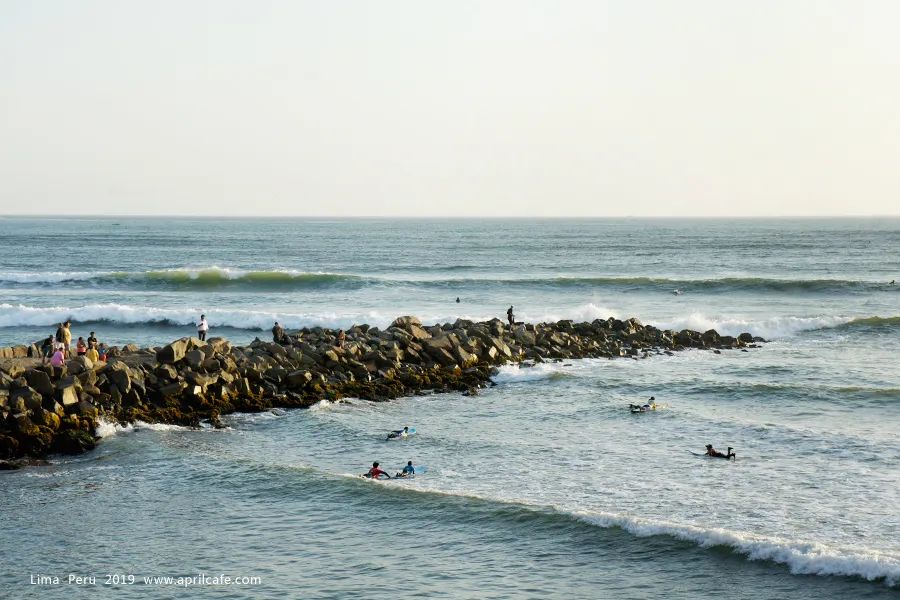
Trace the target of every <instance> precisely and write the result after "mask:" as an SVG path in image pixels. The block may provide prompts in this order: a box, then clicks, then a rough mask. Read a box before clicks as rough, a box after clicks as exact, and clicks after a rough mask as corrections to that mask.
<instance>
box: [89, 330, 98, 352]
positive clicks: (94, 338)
mask: <svg viewBox="0 0 900 600" xmlns="http://www.w3.org/2000/svg"><path fill="white" fill-rule="evenodd" d="M87 345H88V348H89V349H90V348H94V349H95V350H96V348H97V336H96V335H95V334H94V332H93V331H92V332H91V335H89V336H88V339H87Z"/></svg>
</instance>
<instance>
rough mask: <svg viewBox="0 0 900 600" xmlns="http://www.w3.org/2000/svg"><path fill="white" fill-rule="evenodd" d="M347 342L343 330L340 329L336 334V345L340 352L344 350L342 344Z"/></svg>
mask: <svg viewBox="0 0 900 600" xmlns="http://www.w3.org/2000/svg"><path fill="white" fill-rule="evenodd" d="M346 340H347V334H346V333H344V330H343V329H341V330H340V331H338V334H337V345H338V348H340V349H341V350H343V349H344V342H345V341H346Z"/></svg>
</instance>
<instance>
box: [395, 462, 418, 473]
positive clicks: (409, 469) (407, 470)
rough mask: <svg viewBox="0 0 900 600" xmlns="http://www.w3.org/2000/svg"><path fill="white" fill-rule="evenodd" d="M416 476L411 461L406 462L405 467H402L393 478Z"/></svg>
mask: <svg viewBox="0 0 900 600" xmlns="http://www.w3.org/2000/svg"><path fill="white" fill-rule="evenodd" d="M415 474H416V468H415V467H414V466H413V464H412V461H411V460H410V461H407V463H406V466H405V467H403V470H402V471H400V472H399V473H397V474H396V475H394V477H411V476H412V475H415Z"/></svg>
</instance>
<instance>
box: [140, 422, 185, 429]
mask: <svg viewBox="0 0 900 600" xmlns="http://www.w3.org/2000/svg"><path fill="white" fill-rule="evenodd" d="M134 429H135V430H136V431H139V430H142V429H149V430H150V431H195V430H194V429H193V428H192V427H185V426H184V425H172V424H171V423H147V422H146V421H135V422H134Z"/></svg>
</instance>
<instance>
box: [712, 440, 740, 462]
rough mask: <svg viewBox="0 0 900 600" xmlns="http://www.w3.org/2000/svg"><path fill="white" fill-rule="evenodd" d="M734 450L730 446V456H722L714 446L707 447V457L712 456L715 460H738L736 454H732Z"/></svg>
mask: <svg viewBox="0 0 900 600" xmlns="http://www.w3.org/2000/svg"><path fill="white" fill-rule="evenodd" d="M732 450H733V448H732V447H731V446H728V454H722V453H721V452H719V451H718V450H716V449H715V448H713V445H712V444H707V445H706V456H712V457H714V458H729V459H730V458H736V457H735V454H734V452H732Z"/></svg>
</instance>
